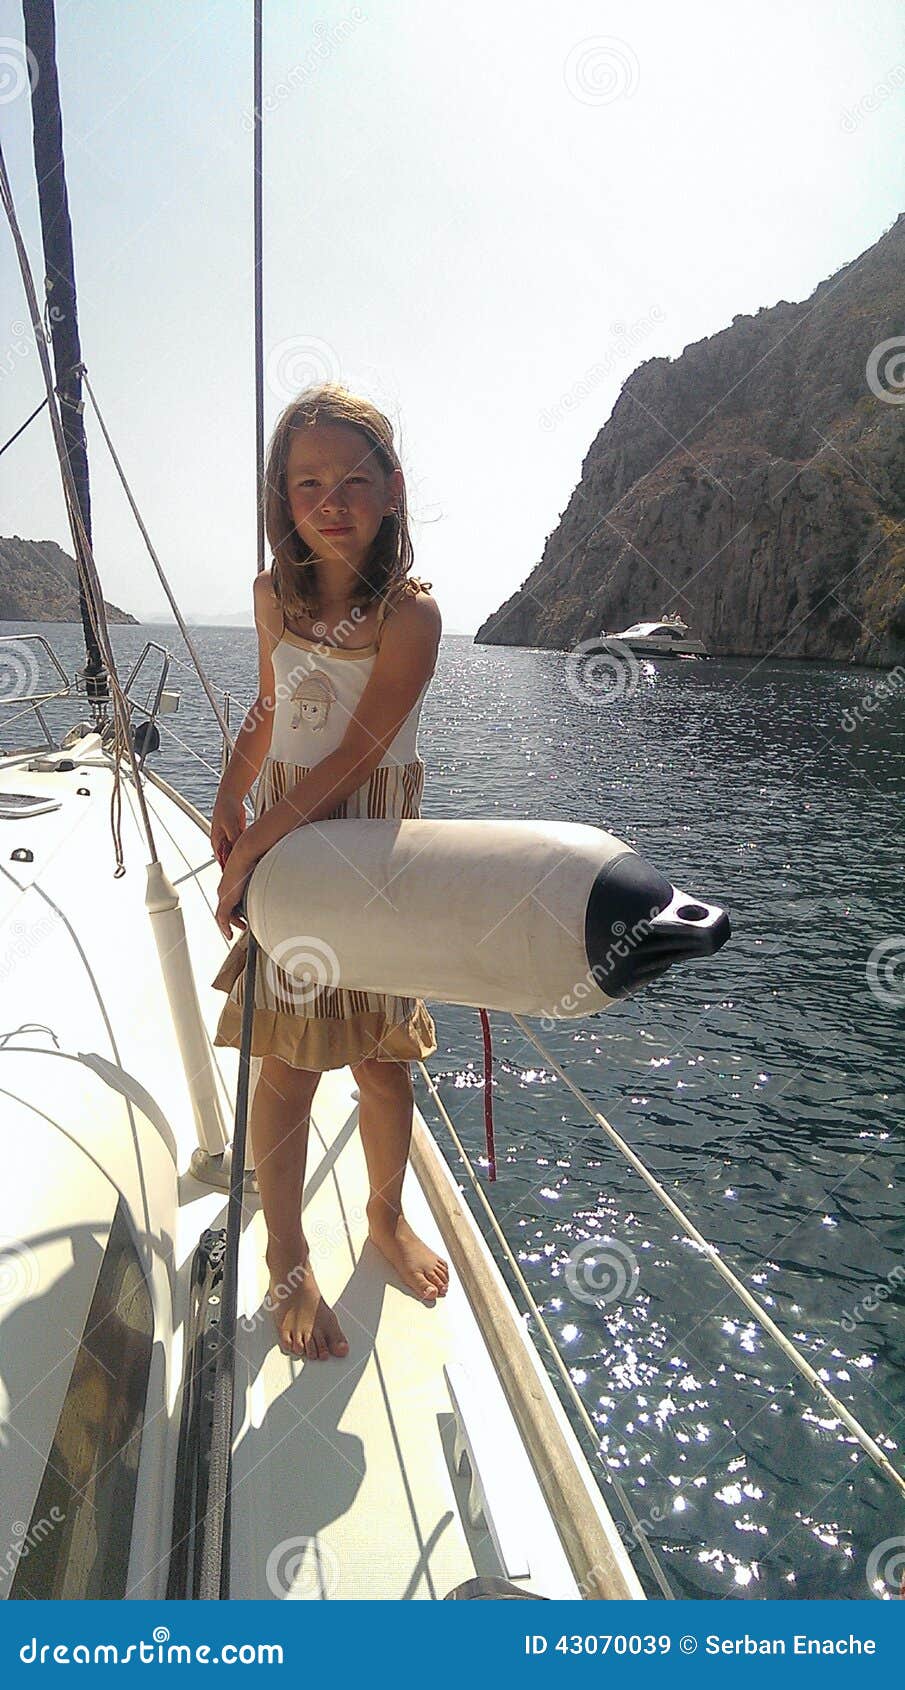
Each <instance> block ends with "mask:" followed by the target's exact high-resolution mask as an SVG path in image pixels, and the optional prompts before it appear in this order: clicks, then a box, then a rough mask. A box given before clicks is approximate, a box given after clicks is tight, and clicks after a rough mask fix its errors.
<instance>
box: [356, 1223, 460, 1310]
mask: <svg viewBox="0 0 905 1690" xmlns="http://www.w3.org/2000/svg"><path fill="white" fill-rule="evenodd" d="M367 1213H368V1237H369V1238H370V1239H371V1240H372V1242H373V1243H374V1244H376V1245H377V1248H378V1250H380V1251H382V1253H383V1255H385V1256H386V1259H387V1261H388V1262H390V1263H391V1264H392V1266H393V1267H394V1268H395V1269H396V1272H397V1273H398V1275H399V1277H400V1279H402V1280H403V1281H404V1282H405V1284H406V1285H407V1286H408V1287H409V1290H410V1291H414V1293H415V1295H416V1296H417V1297H420V1298H421V1301H422V1302H423V1303H434V1302H436V1300H437V1298H438V1297H445V1296H446V1293H447V1291H448V1289H449V1268H448V1266H447V1264H446V1262H445V1261H444V1259H443V1257H442V1256H438V1255H437V1252H436V1250H432V1249H431V1247H430V1245H429V1244H425V1242H424V1240H423V1238H419V1237H418V1235H417V1233H414V1232H413V1231H412V1229H411V1227H410V1226H409V1223H408V1221H407V1220H406V1218H405V1216H404V1215H401V1214H395V1213H394V1211H393V1210H392V1209H390V1208H389V1207H388V1205H387V1204H386V1203H385V1202H384V1200H383V1198H380V1197H378V1198H377V1199H376V1200H375V1199H374V1198H369V1200H368V1203H367Z"/></svg>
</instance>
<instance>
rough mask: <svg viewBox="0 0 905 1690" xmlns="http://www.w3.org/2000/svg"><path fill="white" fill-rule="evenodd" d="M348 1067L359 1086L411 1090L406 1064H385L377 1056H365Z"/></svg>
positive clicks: (407, 1065) (409, 1071)
mask: <svg viewBox="0 0 905 1690" xmlns="http://www.w3.org/2000/svg"><path fill="white" fill-rule="evenodd" d="M349 1066H350V1068H351V1069H352V1073H353V1074H354V1076H355V1079H356V1081H357V1082H358V1085H359V1086H361V1085H366V1086H368V1085H370V1086H375V1087H383V1088H384V1089H385V1090H386V1089H389V1088H393V1089H395V1088H396V1087H400V1088H408V1089H409V1090H411V1085H412V1076H411V1069H410V1064H409V1063H408V1062H386V1061H384V1060H382V1059H381V1058H380V1057H379V1056H365V1057H363V1058H362V1060H361V1062H351V1063H350V1064H349Z"/></svg>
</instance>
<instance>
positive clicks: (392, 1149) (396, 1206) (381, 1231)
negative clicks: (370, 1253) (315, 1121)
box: [352, 1057, 449, 1303]
mask: <svg viewBox="0 0 905 1690" xmlns="http://www.w3.org/2000/svg"><path fill="white" fill-rule="evenodd" d="M352 1072H353V1074H354V1075H355V1078H356V1080H357V1082H358V1089H359V1093H360V1099H359V1106H358V1123H359V1130H360V1132H361V1143H362V1149H363V1150H364V1153H365V1161H366V1162H367V1164H368V1179H369V1181H370V1186H371V1195H370V1197H369V1198H368V1204H367V1210H368V1232H369V1235H370V1237H371V1238H372V1239H373V1241H374V1243H375V1244H376V1245H377V1247H378V1249H379V1250H382V1252H383V1254H384V1255H385V1256H386V1258H387V1260H388V1261H389V1262H391V1263H392V1265H393V1267H394V1268H395V1269H396V1272H397V1273H398V1274H399V1275H400V1277H401V1278H402V1279H403V1280H404V1281H405V1283H406V1285H408V1286H409V1288H410V1290H412V1291H414V1292H415V1294H416V1296H418V1297H420V1298H421V1300H422V1302H425V1303H433V1302H435V1301H436V1299H437V1297H445V1296H446V1292H447V1290H448V1288H449V1267H448V1265H447V1263H446V1261H445V1260H444V1258H443V1257H442V1256H438V1255H437V1252H436V1250H432V1249H431V1247H430V1245H429V1244H425V1242H424V1240H423V1239H422V1238H419V1237H418V1236H417V1234H416V1233H414V1232H413V1231H412V1229H411V1227H410V1226H409V1223H408V1221H407V1220H406V1218H405V1216H404V1215H403V1213H402V1181H403V1177H404V1175H405V1166H406V1163H407V1161H408V1153H409V1145H410V1143H411V1138H412V1104H413V1096H412V1077H411V1074H410V1072H409V1065H408V1063H407V1062H379V1061H378V1060H377V1058H376V1057H367V1058H365V1060H364V1061H363V1062H359V1063H356V1064H354V1065H353V1067H352Z"/></svg>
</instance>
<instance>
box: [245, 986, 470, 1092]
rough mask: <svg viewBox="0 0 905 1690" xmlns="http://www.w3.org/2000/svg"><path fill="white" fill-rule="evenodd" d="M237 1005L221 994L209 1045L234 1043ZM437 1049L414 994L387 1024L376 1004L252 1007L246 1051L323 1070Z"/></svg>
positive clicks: (294, 1065) (408, 1058) (407, 1057)
mask: <svg viewBox="0 0 905 1690" xmlns="http://www.w3.org/2000/svg"><path fill="white" fill-rule="evenodd" d="M241 1037H242V1007H241V1005H240V1004H237V1003H236V1002H235V1001H234V999H233V998H227V1000H226V1003H225V1004H224V1005H223V1009H222V1011H221V1014H220V1020H219V1023H218V1026H217V1031H216V1033H215V1034H214V1044H215V1045H235V1046H237V1047H238V1046H239V1044H240V1043H241ZM436 1049H437V1030H436V1027H435V1026H434V1022H433V1018H432V1016H431V1015H430V1013H429V1011H428V1009H427V1006H426V1005H425V1003H424V1001H423V999H421V998H416V999H415V1000H414V1008H413V1010H412V1013H411V1015H409V1016H407V1017H406V1019H405V1020H404V1021H398V1022H396V1023H395V1024H391V1023H390V1022H388V1021H387V1018H386V1016H385V1015H384V1014H383V1013H382V1011H381V1010H379V1009H374V1010H365V1011H362V1012H361V1013H360V1014H358V1015H350V1016H345V1017H342V1018H339V1017H327V1016H318V1017H314V1016H309V1017H306V1016H304V1015H296V1014H287V1013H286V1012H285V1011H283V1010H277V1009H264V1008H256V1009H255V1012H254V1020H253V1023H252V1034H251V1052H250V1054H251V1055H252V1056H278V1057H279V1058H280V1059H281V1061H283V1062H286V1063H288V1064H289V1066H290V1067H291V1068H307V1069H309V1070H312V1071H313V1072H315V1073H323V1072H324V1071H325V1070H326V1069H328V1068H346V1067H348V1066H349V1065H350V1064H351V1063H353V1062H363V1061H365V1060H366V1059H367V1058H369V1057H376V1059H377V1061H378V1062H411V1061H413V1060H417V1059H418V1058H419V1057H420V1058H423V1057H425V1056H430V1055H431V1054H432V1052H433V1051H435V1050H436Z"/></svg>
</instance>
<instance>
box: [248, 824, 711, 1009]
mask: <svg viewBox="0 0 905 1690" xmlns="http://www.w3.org/2000/svg"><path fill="white" fill-rule="evenodd" d="M243 904H244V908H245V912H246V915H247V920H248V924H249V927H250V929H251V931H252V933H253V934H254V936H255V938H256V939H257V941H258V944H259V945H260V947H261V949H262V951H263V952H264V953H266V955H265V956H264V957H263V958H262V962H263V964H264V966H265V970H266V967H267V963H268V959H269V960H270V962H271V963H276V964H277V965H278V967H279V968H280V969H281V970H282V971H283V972H284V974H285V975H287V976H288V977H289V979H290V981H291V982H292V985H293V993H294V1006H295V1007H297V1008H298V1010H299V1013H302V1014H304V1006H305V1002H306V1001H310V998H311V996H312V995H313V994H314V992H315V991H317V990H319V989H321V988H325V987H336V986H342V987H344V988H346V989H352V990H359V991H373V992H383V993H388V994H390V995H393V996H399V997H406V996H409V997H421V998H426V999H433V1000H435V1001H437V1002H443V1003H456V1004H465V1005H470V1006H471V1007H473V1008H483V1009H502V1010H510V1011H514V1012H517V1013H521V1014H525V1015H541V1016H547V1015H551V1014H553V1015H556V1016H565V1017H567V1018H568V1017H578V1016H583V1015H588V1014H593V1013H595V1011H597V1010H601V1009H606V1008H608V1007H609V1005H610V1004H612V1003H614V1002H616V1000H617V999H619V998H623V997H625V996H626V995H627V994H628V993H629V992H632V991H634V990H635V989H636V988H637V987H639V986H641V985H644V984H646V983H647V982H648V981H649V980H653V979H655V978H657V976H659V975H661V974H663V973H664V972H665V970H666V969H667V968H670V967H671V966H672V965H673V964H674V963H676V962H682V961H687V960H689V959H690V958H693V957H699V956H710V955H712V954H713V953H714V952H715V951H718V950H719V949H720V947H721V946H722V945H724V944H725V943H726V941H727V939H728V938H729V937H730V926H729V918H728V916H727V914H726V912H725V911H724V910H723V909H721V908H719V907H718V906H717V905H713V904H708V903H704V902H702V901H701V900H698V899H692V898H689V897H687V896H686V895H685V894H684V893H682V892H679V891H677V890H676V888H675V887H673V886H672V885H671V884H670V882H669V881H668V880H666V879H664V877H663V875H661V874H660V873H658V871H657V870H656V869H655V868H653V867H652V866H651V865H650V863H647V862H645V860H644V858H643V857H640V856H638V854H637V852H635V851H634V850H632V848H631V846H629V845H626V844H625V843H624V841H623V840H621V839H617V838H616V837H615V835H613V834H611V833H606V832H604V831H603V829H601V828H597V827H589V826H586V825H584V824H583V823H580V822H562V821H518V820H513V821H509V820H497V819H492V820H491V819H488V820H483V819H482V820H477V821H470V820H451V821H444V820H428V819H423V820H417V821H415V820H413V821H398V820H389V821H385V820H377V819H375V820H373V821H372V820H357V819H353V818H349V819H347V820H345V819H341V820H332V821H324V822H315V823H308V824H306V825H304V826H301V827H298V828H295V829H294V830H293V831H292V832H291V833H289V834H286V835H285V837H284V838H283V839H281V840H280V841H279V842H278V844H276V845H275V846H273V848H272V849H271V850H270V851H268V852H267V855H266V856H265V857H263V858H262V859H261V861H260V862H259V863H258V864H257V866H256V868H255V869H254V871H253V873H252V875H251V878H250V880H249V882H248V885H247V887H246V890H245V897H244V900H243ZM296 988H297V991H296Z"/></svg>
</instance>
